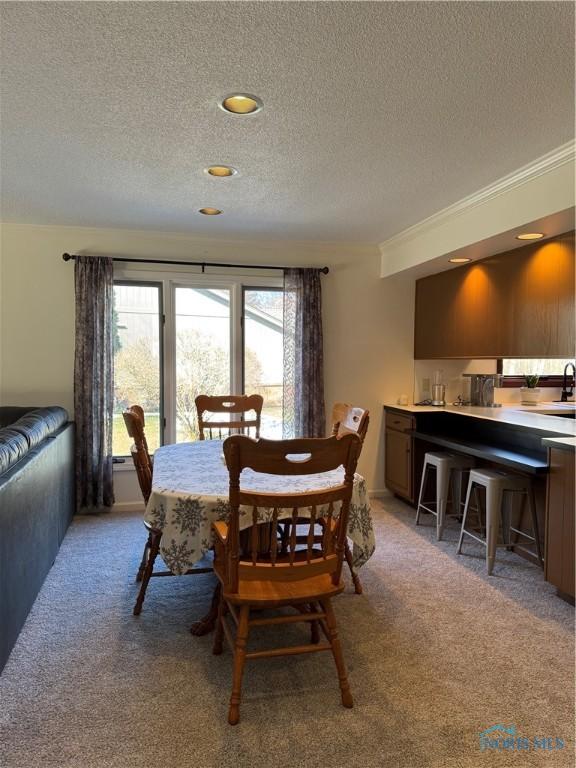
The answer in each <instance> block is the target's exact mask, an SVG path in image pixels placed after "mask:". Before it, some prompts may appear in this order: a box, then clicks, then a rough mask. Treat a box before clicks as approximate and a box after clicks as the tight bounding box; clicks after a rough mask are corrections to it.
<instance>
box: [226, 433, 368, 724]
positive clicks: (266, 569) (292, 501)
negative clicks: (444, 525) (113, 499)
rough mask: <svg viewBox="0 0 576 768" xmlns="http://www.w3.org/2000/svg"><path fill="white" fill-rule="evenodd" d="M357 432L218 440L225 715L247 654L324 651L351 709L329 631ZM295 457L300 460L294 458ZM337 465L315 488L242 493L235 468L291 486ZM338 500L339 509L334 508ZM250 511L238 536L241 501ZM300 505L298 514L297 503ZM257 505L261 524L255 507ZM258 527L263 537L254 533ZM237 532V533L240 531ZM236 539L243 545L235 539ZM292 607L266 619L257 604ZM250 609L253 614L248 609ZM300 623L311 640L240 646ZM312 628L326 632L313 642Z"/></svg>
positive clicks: (231, 718)
mask: <svg viewBox="0 0 576 768" xmlns="http://www.w3.org/2000/svg"><path fill="white" fill-rule="evenodd" d="M360 447H361V443H360V439H359V438H358V437H357V436H356V435H346V436H344V437H342V438H341V439H337V438H335V437H329V438H325V439H324V438H301V439H296V440H252V439H251V438H249V437H246V436H244V435H233V436H231V437H229V438H228V439H227V440H226V441H225V442H224V456H225V458H226V465H227V467H228V472H229V476H230V518H229V522H228V523H225V522H215V523H213V525H212V529H213V531H214V534H215V557H214V571H215V572H216V575H217V576H218V579H219V580H220V582H221V584H222V593H221V598H220V604H219V608H218V620H217V624H216V633H215V636H214V647H213V652H214V653H215V654H216V655H218V654H220V653H222V641H223V638H224V636H225V637H226V639H227V641H228V643H229V644H230V647H231V649H232V651H233V653H234V671H233V677H232V695H231V698H230V709H229V712H228V722H229V723H230V724H231V725H235V724H236V723H237V722H238V720H239V718H240V699H241V687H242V674H243V671H244V665H245V662H246V660H248V659H262V658H269V657H274V656H282V655H293V654H300V653H311V652H315V651H331V652H332V654H333V656H334V661H335V663H336V669H337V672H338V680H339V683H340V692H341V699H342V704H343V705H344V706H345V707H351V706H352V694H351V692H350V687H349V685H348V678H347V675H346V667H345V664H344V657H343V655H342V648H341V646H340V640H339V638H338V632H337V626H336V618H335V616H334V610H333V608H332V603H331V600H332V598H333V597H334V596H335V595H337V594H339V593H340V592H342V590H343V589H344V584H343V582H342V580H341V572H342V561H343V558H344V544H345V540H346V526H347V522H348V510H349V506H350V499H351V496H352V486H353V482H354V472H355V470H356V462H357V460H358V454H359V453H360ZM303 454H304V455H305V458H304V459H303V460H300V457H301V456H302V455H303ZM341 466H344V478H343V482H342V483H341V484H340V485H338V486H335V487H331V488H326V489H324V490H317V491H306V492H299V493H298V492H295V493H289V492H287V491H286V492H283V493H262V492H257V491H250V490H242V489H241V487H240V475H241V473H242V470H243V469H246V468H250V469H252V470H254V472H264V473H268V474H274V475H281V476H283V477H285V485H286V487H287V488H289V487H290V476H292V475H308V474H315V473H317V472H328V471H330V470H334V469H337V468H339V467H341ZM336 504H340V512H339V515H337V514H336V513H335V505H336ZM241 506H242V507H248V508H249V509H251V510H252V518H251V522H252V526H251V528H250V533H249V536H248V537H247V542H246V537H245V536H242V537H241V536H240V530H239V528H240V507H241ZM303 508H306V510H309V511H308V512H307V513H305V512H304V509H303ZM260 509H266V510H267V514H266V522H264V523H262V520H260V517H259V510H260ZM281 510H291V519H292V523H293V524H292V526H291V531H292V532H291V536H290V537H289V539H288V542H287V551H286V552H283V551H282V549H281V548H280V546H279V537H278V523H279V517H280V514H281ZM306 514H307V515H308V520H307V523H308V535H307V540H306V546H305V548H304V549H302V548H300V549H299V548H298V545H297V536H296V527H297V525H296V523H297V522H300V523H301V522H302V519H303V516H306ZM319 522H321V523H322V525H321V530H322V532H323V541H322V546H321V548H320V549H318V548H317V546H316V537H317V533H316V530H317V529H316V523H319ZM262 530H264V531H266V533H267V535H266V536H262V535H261V534H262ZM243 533H244V532H243ZM241 540H242V541H244V542H245V543H244V546H243V547H242V546H241ZM287 607H288V608H293V609H294V610H295V613H294V612H292V613H289V614H288V615H286V614H284V615H279V616H274V617H265V616H263V615H262V614H261V613H260V610H261V609H263V608H287ZM252 609H256V610H258V613H257V614H256V618H254V619H251V618H250V611H251V610H252ZM228 612H229V613H230V614H231V616H232V618H233V619H234V624H235V626H236V627H237V630H236V635H235V637H234V635H233V632H232V629H231V628H230V626H229V624H228V622H227V618H226V615H227V613H228ZM294 622H309V623H310V625H311V642H310V643H308V644H305V645H297V646H288V647H283V648H273V649H270V650H264V651H251V652H249V651H247V650H246V646H247V642H248V637H249V633H250V630H251V629H252V628H255V627H263V626H266V625H272V626H277V625H280V624H292V623H294ZM319 628H320V629H321V630H322V632H323V634H324V635H325V637H326V642H324V643H320V637H319Z"/></svg>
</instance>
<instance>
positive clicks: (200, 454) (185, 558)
mask: <svg viewBox="0 0 576 768" xmlns="http://www.w3.org/2000/svg"><path fill="white" fill-rule="evenodd" d="M343 477H344V469H343V468H341V469H337V470H334V471H333V472H324V473H322V474H317V475H295V476H292V477H290V478H289V479H288V478H286V477H280V476H278V475H264V474H259V473H256V472H253V471H252V470H250V469H245V470H244V471H243V473H242V476H241V480H240V483H241V486H242V488H245V489H252V490H259V491H272V492H281V491H284V492H285V491H286V490H287V489H286V483H287V482H289V483H290V487H289V491H290V492H292V491H308V490H318V489H321V488H327V487H330V486H334V485H339V484H340V483H341V482H342V480H343ZM228 483H229V478H228V470H227V468H226V465H225V463H224V456H223V453H222V443H221V442H220V441H218V440H206V441H198V442H195V443H177V444H175V445H166V446H164V447H162V448H159V449H158V450H157V451H156V453H155V454H154V474H153V477H152V493H151V495H150V499H149V500H148V504H147V506H146V512H145V514H144V519H145V520H146V522H147V523H150V524H151V525H152V526H154V528H157V529H159V530H161V531H162V539H161V542H160V555H161V556H162V559H163V560H164V562H165V563H166V565H167V566H168V568H169V569H170V570H171V571H172V572H173V573H176V574H182V573H185V572H186V571H187V570H188V569H189V568H191V567H192V566H193V565H194V563H196V562H198V560H201V559H202V557H203V556H204V554H205V553H206V552H207V551H208V550H209V549H211V547H212V545H213V541H212V523H213V522H214V521H216V520H227V519H228V514H229V505H228ZM283 512H284V513H283ZM319 512H320V510H319ZM299 514H300V515H301V516H302V517H304V516H305V511H304V510H299ZM291 515H292V510H291V509H287V510H284V511H282V510H279V515H278V517H279V518H282V517H290V516H291ZM271 516H272V510H259V519H260V520H262V521H266V520H267V519H269V518H271ZM251 525H252V510H251V509H250V510H246V511H245V512H243V510H242V509H241V517H240V527H241V528H248V527H250V526H251ZM348 537H349V539H350V540H351V541H352V544H353V548H352V555H353V559H354V565H355V566H356V567H360V566H361V565H363V564H364V563H365V562H366V561H367V560H368V558H369V557H370V556H371V555H372V553H373V552H374V549H375V539H374V530H373V528H372V518H371V516H370V505H369V503H368V495H367V493H366V481H365V480H364V478H363V477H362V476H361V475H358V474H356V476H355V478H354V490H353V493H352V502H351V504H350V514H349V517H348Z"/></svg>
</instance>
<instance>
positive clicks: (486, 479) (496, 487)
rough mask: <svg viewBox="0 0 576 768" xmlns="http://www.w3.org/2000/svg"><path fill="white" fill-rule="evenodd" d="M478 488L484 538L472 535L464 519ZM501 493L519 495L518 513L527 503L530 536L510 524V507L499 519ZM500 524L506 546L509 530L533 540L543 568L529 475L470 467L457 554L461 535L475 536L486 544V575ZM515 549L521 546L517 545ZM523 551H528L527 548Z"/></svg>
mask: <svg viewBox="0 0 576 768" xmlns="http://www.w3.org/2000/svg"><path fill="white" fill-rule="evenodd" d="M478 487H483V488H484V489H485V490H486V538H485V539H482V538H480V537H479V536H476V534H474V533H472V532H471V531H469V530H467V528H466V520H467V518H468V512H469V509H470V499H471V496H472V492H473V491H474V490H475V489H477V488H478ZM505 493H511V494H514V495H517V494H521V502H522V506H521V508H520V512H522V509H523V505H524V502H527V503H528V507H529V509H530V518H531V521H532V535H530V534H528V533H526V531H520V530H519V529H518V528H513V527H512V519H511V511H510V510H505V522H502V506H503V503H504V500H505V496H504V494H505ZM478 512H479V510H478ZM500 527H502V538H503V541H504V545H505V546H506V547H510V544H511V542H510V533H516V534H517V535H519V536H523V537H524V538H526V539H529V540H530V541H532V542H534V544H535V546H536V555H537V557H538V562H539V564H540V567H541V568H542V567H543V562H542V552H541V548H540V534H539V531H538V517H537V515H536V504H535V502H534V490H533V488H532V483H531V481H530V478H528V477H524V476H522V475H515V474H512V473H507V472H499V471H498V470H495V469H473V470H472V471H471V472H470V478H469V480H468V490H467V492H466V502H465V504H464V517H463V518H462V528H461V530H460V539H459V541H458V554H462V542H463V539H464V536H465V535H466V536H470V538H472V539H476V541H479V542H480V543H481V544H483V545H484V546H485V547H486V568H487V570H488V575H490V574H491V573H492V571H493V569H494V560H495V558H496V547H497V546H498V531H499V529H500ZM518 549H522V548H521V547H518ZM525 551H527V552H529V551H530V550H525ZM531 554H533V553H531Z"/></svg>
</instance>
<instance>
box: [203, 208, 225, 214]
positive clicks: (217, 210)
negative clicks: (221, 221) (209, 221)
mask: <svg viewBox="0 0 576 768" xmlns="http://www.w3.org/2000/svg"><path fill="white" fill-rule="evenodd" d="M198 213H202V214H203V215H204V216H219V215H220V214H221V213H222V211H221V210H220V208H200V210H199V211H198Z"/></svg>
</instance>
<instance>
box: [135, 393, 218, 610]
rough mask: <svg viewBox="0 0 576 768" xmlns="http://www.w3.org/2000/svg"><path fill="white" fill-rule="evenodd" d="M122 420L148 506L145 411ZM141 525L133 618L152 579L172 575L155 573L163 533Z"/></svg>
mask: <svg viewBox="0 0 576 768" xmlns="http://www.w3.org/2000/svg"><path fill="white" fill-rule="evenodd" d="M122 416H123V418H124V423H125V424H126V429H127V431H128V435H129V436H130V437H131V438H132V440H133V441H134V442H133V443H132V446H131V447H130V454H131V455H132V461H133V462H134V467H135V469H136V475H137V477H138V484H139V485H140V490H141V492H142V497H143V499H144V504H148V499H149V498H150V494H151V493H152V470H153V459H152V456H151V455H150V451H149V450H148V441H147V440H146V434H145V432H144V427H145V424H146V422H145V419H144V410H143V408H142V407H141V406H139V405H132V406H130V408H128V409H127V410H125V411H123V413H122ZM144 525H145V526H146V529H147V531H148V537H147V539H146V544H145V545H144V552H143V554H142V560H141V561H140V566H139V568H138V573H137V574H136V581H137V582H139V583H140V590H139V592H138V597H137V598H136V603H135V605H134V610H133V613H134V616H138V615H139V614H140V613H141V611H142V605H143V603H144V598H145V597H146V590H147V589H148V583H149V581H150V579H151V578H152V576H172V575H173V574H172V572H171V571H155V570H154V563H155V562H156V558H157V556H158V552H159V550H160V540H161V539H162V531H161V530H159V529H157V528H154V527H153V526H151V525H150V523H148V522H146V520H145V521H144ZM211 571H212V568H194V569H190V570H189V571H188V573H208V572H211Z"/></svg>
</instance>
